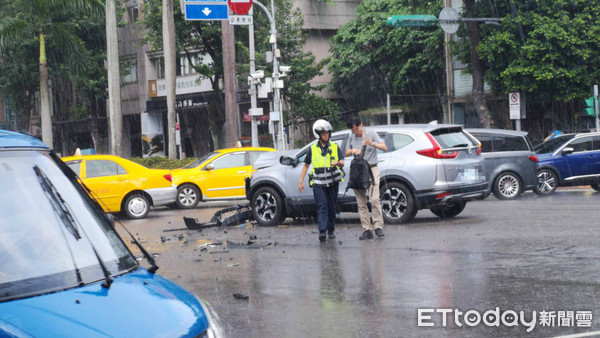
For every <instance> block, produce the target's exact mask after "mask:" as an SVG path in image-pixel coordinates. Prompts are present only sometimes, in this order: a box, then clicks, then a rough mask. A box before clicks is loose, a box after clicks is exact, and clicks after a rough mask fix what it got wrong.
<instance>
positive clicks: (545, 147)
mask: <svg viewBox="0 0 600 338" xmlns="http://www.w3.org/2000/svg"><path fill="white" fill-rule="evenodd" d="M574 137H575V134H570V135H561V136H557V137H555V138H553V139H551V140H548V141H545V142H543V143H540V144H538V145H537V146H536V147H535V152H536V153H538V154H546V153H553V152H555V151H556V150H557V149H558V148H560V146H562V145H563V144H565V143H566V142H568V141H569V140H571V139H572V138H574Z"/></svg>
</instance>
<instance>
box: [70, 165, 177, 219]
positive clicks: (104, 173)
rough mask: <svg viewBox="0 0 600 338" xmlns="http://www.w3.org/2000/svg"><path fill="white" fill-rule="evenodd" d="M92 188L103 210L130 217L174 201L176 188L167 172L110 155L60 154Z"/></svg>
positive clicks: (93, 195)
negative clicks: (67, 155) (66, 155)
mask: <svg viewBox="0 0 600 338" xmlns="http://www.w3.org/2000/svg"><path fill="white" fill-rule="evenodd" d="M62 160H63V162H65V163H66V164H67V165H68V166H69V167H70V168H71V169H72V170H73V171H74V172H75V174H77V175H78V176H79V177H80V178H81V180H82V181H83V183H84V184H85V185H86V186H87V187H88V188H89V189H90V190H91V191H92V193H93V194H92V197H93V198H95V199H96V200H97V201H98V203H100V205H101V206H102V208H103V209H104V211H105V212H123V213H125V215H126V216H127V217H129V218H132V219H140V218H144V217H146V215H148V212H149V211H150V207H151V206H160V205H166V204H170V203H173V202H175V198H176V196H177V188H176V187H175V185H174V184H173V183H172V178H171V171H170V170H166V169H148V168H146V167H144V166H142V165H139V164H137V163H135V162H132V161H129V160H126V159H124V158H120V157H118V156H113V155H78V156H69V157H63V158H62Z"/></svg>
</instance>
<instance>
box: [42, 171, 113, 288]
mask: <svg viewBox="0 0 600 338" xmlns="http://www.w3.org/2000/svg"><path fill="white" fill-rule="evenodd" d="M33 171H35V174H36V176H37V177H38V180H39V181H40V186H41V187H42V190H44V192H45V193H46V197H48V200H49V201H50V204H51V205H52V208H53V209H54V211H56V213H57V214H58V216H59V217H60V219H61V220H62V223H63V225H64V226H65V227H66V228H67V230H68V231H69V233H71V234H72V235H73V237H75V239H77V240H80V239H81V235H80V234H79V230H77V222H76V221H75V218H73V214H71V211H69V207H68V206H67V202H65V200H64V199H63V198H62V196H61V195H60V193H59V192H58V190H56V187H55V186H54V184H52V182H51V181H50V179H48V176H46V174H44V172H43V171H42V169H40V167H38V166H37V165H36V166H34V167H33ZM82 230H83V229H82ZM84 232H85V230H84ZM86 237H87V234H86ZM88 242H89V243H90V246H91V247H92V251H94V255H95V256H96V259H97V260H98V264H100V268H101V270H102V273H103V274H104V283H102V286H103V287H104V288H106V289H108V288H109V287H110V285H111V284H112V282H113V280H112V278H111V277H110V271H108V269H107V268H106V266H105V265H104V262H103V261H102V259H101V258H100V255H99V254H98V251H96V248H95V247H94V244H92V242H91V241H89V237H88ZM73 262H75V259H74V258H73ZM75 271H76V274H77V280H78V282H79V283H80V284H81V283H83V279H82V278H81V273H80V271H79V268H78V267H77V265H75Z"/></svg>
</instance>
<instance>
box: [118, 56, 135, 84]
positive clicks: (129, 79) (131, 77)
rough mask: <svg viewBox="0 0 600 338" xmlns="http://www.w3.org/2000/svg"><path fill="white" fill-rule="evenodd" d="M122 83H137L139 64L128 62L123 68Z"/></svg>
mask: <svg viewBox="0 0 600 338" xmlns="http://www.w3.org/2000/svg"><path fill="white" fill-rule="evenodd" d="M122 70H123V73H122V75H121V82H123V83H136V82H137V80H138V79H137V62H136V61H133V62H128V63H126V64H125V65H124V67H123V68H122Z"/></svg>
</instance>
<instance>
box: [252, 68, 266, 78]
mask: <svg viewBox="0 0 600 338" xmlns="http://www.w3.org/2000/svg"><path fill="white" fill-rule="evenodd" d="M250 77H251V78H252V79H253V80H258V79H262V78H263V77H265V72H264V71H262V70H257V71H256V72H254V73H250Z"/></svg>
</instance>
